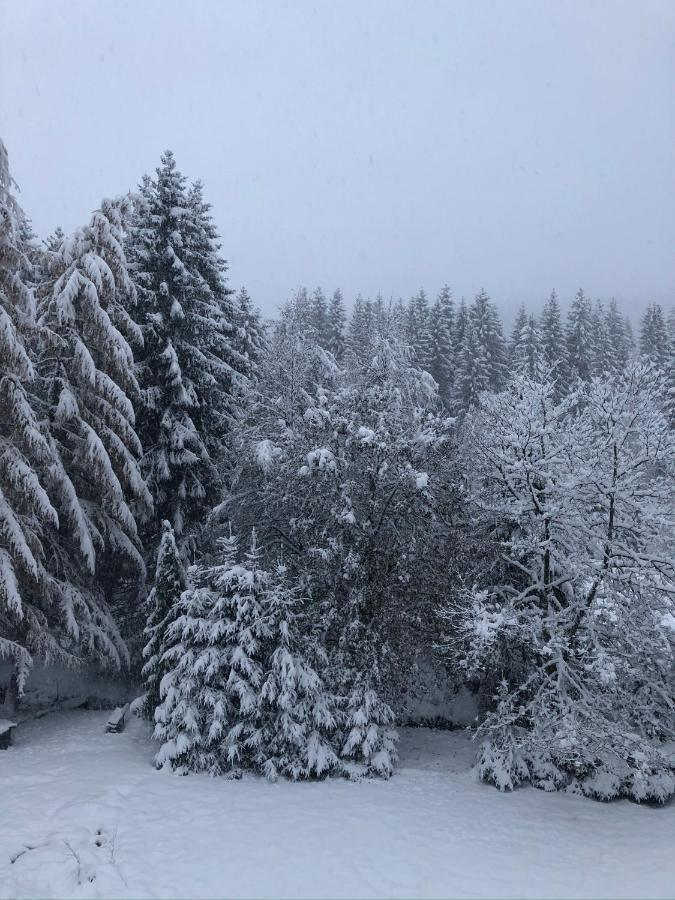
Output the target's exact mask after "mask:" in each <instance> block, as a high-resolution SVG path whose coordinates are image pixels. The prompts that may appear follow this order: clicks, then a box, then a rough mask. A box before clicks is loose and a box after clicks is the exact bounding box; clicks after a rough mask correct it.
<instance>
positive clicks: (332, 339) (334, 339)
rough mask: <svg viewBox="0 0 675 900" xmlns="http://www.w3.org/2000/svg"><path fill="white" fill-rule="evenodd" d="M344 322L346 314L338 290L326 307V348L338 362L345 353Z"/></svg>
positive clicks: (340, 292)
mask: <svg viewBox="0 0 675 900" xmlns="http://www.w3.org/2000/svg"><path fill="white" fill-rule="evenodd" d="M346 322H347V313H346V311H345V305H344V301H343V299H342V291H341V290H340V288H338V289H337V290H336V291H334V293H333V296H332V297H331V300H330V304H329V306H328V346H327V348H326V349H327V350H330V352H331V353H332V354H333V356H334V357H335V359H336V360H337V361H338V362H341V361H342V357H343V355H344V352H345V324H346Z"/></svg>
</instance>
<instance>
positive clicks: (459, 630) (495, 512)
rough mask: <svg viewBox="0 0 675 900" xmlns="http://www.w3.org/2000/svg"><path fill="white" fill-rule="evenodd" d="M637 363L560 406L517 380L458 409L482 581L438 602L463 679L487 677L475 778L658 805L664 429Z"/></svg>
mask: <svg viewBox="0 0 675 900" xmlns="http://www.w3.org/2000/svg"><path fill="white" fill-rule="evenodd" d="M657 386H658V385H657V381H656V380H655V379H654V377H653V375H652V373H651V370H650V368H649V367H648V366H642V365H638V364H631V365H630V366H629V367H628V368H627V370H626V372H625V373H624V374H623V375H621V376H617V377H616V378H613V379H594V380H592V381H591V382H590V384H588V386H587V387H585V388H580V389H579V390H577V391H576V392H574V393H572V394H570V395H569V396H568V397H566V398H565V399H564V400H562V401H560V402H557V401H556V400H555V398H554V389H553V385H552V384H551V383H546V382H537V381H532V380H530V379H528V378H527V377H525V376H519V377H517V378H515V380H514V381H513V383H512V385H511V386H510V387H509V389H508V390H507V391H506V392H504V393H502V394H500V395H497V396H491V395H485V396H484V397H483V398H482V399H481V403H480V405H479V407H478V409H477V410H476V411H475V413H473V414H472V416H471V417H470V419H469V420H468V421H467V430H466V435H465V441H466V443H465V448H466V458H467V459H468V460H470V467H469V471H470V477H471V482H472V490H473V499H474V501H475V504H476V508H477V510H478V511H479V512H480V514H481V516H482V517H483V519H484V521H485V522H486V523H491V527H492V528H494V529H496V530H497V534H498V538H499V542H500V544H501V548H502V560H503V564H502V567H501V570H497V571H495V573H494V574H495V580H493V581H490V580H487V579H486V581H485V584H484V585H483V586H479V585H477V586H476V587H475V588H473V589H470V590H467V592H466V595H465V597H464V601H463V602H461V603H458V604H456V605H455V606H453V607H452V608H450V609H446V616H447V619H448V626H449V642H450V643H451V644H453V645H454V653H456V654H457V656H455V658H458V659H459V660H460V661H461V664H462V665H463V666H464V668H465V670H466V672H467V674H468V675H478V676H484V677H494V674H496V673H499V677H500V679H501V684H500V685H499V687H498V688H497V690H496V700H497V702H496V706H495V707H494V708H493V710H492V711H491V712H490V713H489V714H488V716H487V718H486V719H485V721H484V722H483V724H482V726H481V729H480V733H481V736H482V739H483V740H484V741H485V743H484V746H483V748H482V750H481V753H480V755H479V759H478V762H477V770H478V773H479V775H480V776H481V777H482V778H484V779H486V780H489V781H492V782H494V783H495V784H497V786H498V787H500V788H511V787H513V786H514V785H515V784H517V783H518V782H519V781H522V780H526V779H527V780H530V781H532V782H533V783H534V784H536V785H537V786H540V787H544V788H546V789H556V788H558V787H560V786H563V785H565V786H569V787H570V788H571V789H573V790H577V791H579V792H581V793H584V794H586V795H588V796H593V797H598V798H600V799H610V798H611V797H616V796H628V797H631V798H633V799H635V800H656V801H660V802H663V801H664V800H666V799H667V798H668V797H669V796H671V795H672V794H673V793H674V792H675V771H674V770H673V764H672V760H670V761H669V759H668V757H667V754H666V753H665V752H664V749H663V742H664V741H667V740H671V739H672V738H673V736H674V732H675V697H674V691H673V684H674V683H675V682H674V678H673V676H674V674H675V670H674V666H673V649H674V647H675V642H674V638H675V635H674V634H673V631H672V629H671V628H670V627H669V623H670V622H671V616H672V611H673V592H674V589H675V571H674V567H673V560H672V546H673V544H672V541H673V527H674V524H675V522H674V514H673V506H672V503H671V502H670V499H669V498H670V496H671V491H670V490H669V487H668V485H669V484H670V485H672V478H673V440H672V434H671V433H670V432H669V429H668V426H667V423H666V421H665V419H664V416H663V413H662V412H661V410H660V408H659V402H658V401H659V397H658V392H657Z"/></svg>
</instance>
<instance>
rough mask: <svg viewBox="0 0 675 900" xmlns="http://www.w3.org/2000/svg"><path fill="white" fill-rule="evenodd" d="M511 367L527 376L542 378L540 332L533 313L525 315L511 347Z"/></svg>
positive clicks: (542, 364) (542, 363)
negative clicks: (518, 333)
mask: <svg viewBox="0 0 675 900" xmlns="http://www.w3.org/2000/svg"><path fill="white" fill-rule="evenodd" d="M512 352H513V359H512V368H513V371H514V372H516V373H518V374H521V375H522V374H524V375H527V376H528V378H532V379H538V378H542V377H543V375H544V371H545V366H544V362H543V354H542V349H541V333H540V331H539V323H538V321H537V317H536V316H535V315H533V314H530V315H526V316H525V322H524V323H523V326H522V328H521V333H520V336H519V339H518V342H517V343H516V345H515V346H514V347H513V351H512Z"/></svg>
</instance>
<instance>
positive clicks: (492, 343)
mask: <svg viewBox="0 0 675 900" xmlns="http://www.w3.org/2000/svg"><path fill="white" fill-rule="evenodd" d="M469 317H470V319H471V324H472V327H473V333H474V339H475V341H476V344H477V345H478V347H479V348H480V352H481V358H482V360H484V362H483V364H484V365H485V366H486V373H485V374H486V377H487V386H488V388H489V389H490V390H491V391H500V390H501V389H502V387H503V386H504V383H505V381H506V375H507V359H506V342H505V341H504V334H503V329H502V323H501V320H500V318H499V313H498V312H497V308H496V307H495V305H494V303H493V302H492V301H491V300H490V298H489V297H488V295H487V294H486V293H485V291H484V290H481V291H480V292H479V293H478V294H477V295H476V296H475V298H474V301H473V303H472V304H471V308H470V310H469Z"/></svg>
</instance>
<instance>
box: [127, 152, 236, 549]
mask: <svg viewBox="0 0 675 900" xmlns="http://www.w3.org/2000/svg"><path fill="white" fill-rule="evenodd" d="M129 245H130V253H131V258H132V261H133V274H134V278H135V281H136V284H137V286H138V310H139V322H140V324H141V327H142V330H143V336H144V339H145V344H144V350H143V352H142V353H141V354H140V355H139V359H138V377H139V381H140V383H141V387H142V389H143V403H142V404H139V411H141V415H140V416H139V419H141V425H140V435H141V439H142V442H143V446H144V448H145V454H144V457H143V470H144V472H145V474H146V477H147V480H148V484H149V486H150V489H151V491H152V494H153V497H154V499H155V525H154V526H153V528H152V529H150V531H151V532H152V533H150V534H148V536H147V540H148V545H149V546H148V547H147V549H148V551H149V552H150V554H151V555H152V553H153V552H154V547H155V546H156V543H157V542H158V540H159V530H160V522H161V521H162V520H164V519H168V520H169V521H170V522H171V524H172V527H173V528H174V531H175V534H176V540H177V542H178V545H179V548H180V549H181V552H184V551H186V552H187V551H189V548H190V546H191V544H192V529H193V526H194V525H195V523H196V521H197V520H198V519H199V517H200V516H201V515H202V513H203V512H204V510H205V509H206V508H207V506H208V504H209V498H212V497H213V494H214V491H216V490H217V488H218V486H219V477H218V473H217V471H216V468H215V466H214V463H213V455H215V454H216V453H218V452H219V450H220V447H221V445H222V443H223V441H224V439H225V436H226V434H227V431H228V427H229V422H230V419H231V416H232V414H233V408H234V401H233V393H234V385H235V383H236V381H237V379H238V378H239V377H240V375H241V374H243V372H244V371H245V369H246V366H247V363H246V360H245V359H244V358H243V357H242V355H241V354H240V353H239V352H238V351H237V341H238V336H237V331H236V310H235V304H234V303H233V301H232V297H231V292H230V291H229V289H228V288H227V287H226V284H225V271H226V265H225V263H224V261H223V260H222V258H221V257H220V256H219V245H218V244H217V235H216V232H215V229H214V227H213V224H212V222H211V218H210V213H209V207H208V204H206V203H205V202H204V200H203V197H202V190H201V185H200V184H199V183H197V184H196V185H194V186H193V187H192V188H191V189H189V188H188V187H187V184H186V179H185V177H184V176H183V175H182V174H181V173H180V172H179V171H178V169H177V168H176V162H175V159H174V157H173V154H172V153H171V152H168V151H167V152H166V153H165V154H163V156H162V159H161V165H160V167H159V168H158V169H157V170H156V177H155V178H154V179H151V178H149V177H147V176H146V178H145V179H144V180H143V183H142V185H141V188H140V201H139V203H138V204H137V215H136V222H135V228H134V230H133V234H132V236H131V240H130V242H129Z"/></svg>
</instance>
